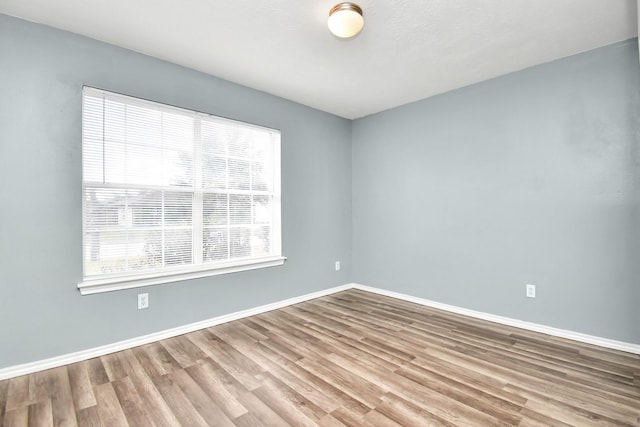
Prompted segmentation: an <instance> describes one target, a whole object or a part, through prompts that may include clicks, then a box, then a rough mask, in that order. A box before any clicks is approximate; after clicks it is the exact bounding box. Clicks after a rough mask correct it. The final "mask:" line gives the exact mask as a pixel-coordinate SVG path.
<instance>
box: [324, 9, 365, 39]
mask: <svg viewBox="0 0 640 427" xmlns="http://www.w3.org/2000/svg"><path fill="white" fill-rule="evenodd" d="M363 26H364V18H363V17H362V9H361V8H360V6H358V5H357V4H355V3H348V2H345V3H338V4H337V5H335V6H333V7H332V8H331V10H330V11H329V31H331V32H332V33H333V34H334V35H336V36H338V37H341V38H349V37H353V36H355V35H356V34H358V33H359V32H360V31H362V27H363Z"/></svg>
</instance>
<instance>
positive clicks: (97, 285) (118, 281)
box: [78, 256, 287, 295]
mask: <svg viewBox="0 0 640 427" xmlns="http://www.w3.org/2000/svg"><path fill="white" fill-rule="evenodd" d="M286 259H287V258H286V257H283V256H274V257H268V258H258V259H251V260H243V261H236V262H227V263H224V264H217V265H216V266H215V267H213V268H211V267H208V268H200V269H191V270H178V271H173V272H167V271H165V272H162V273H156V274H141V275H135V276H131V275H129V276H121V277H110V278H96V279H86V280H84V281H83V282H82V283H79V284H78V289H80V293H81V294H82V295H91V294H99V293H102V292H111V291H120V290H123V289H131V288H139V287H143V286H152V285H160V284H163V283H171V282H178V281H182V280H190V279H199V278H202V277H209V276H217V275H219V274H228V273H237V272H240V271H247V270H255V269H258V268H266V267H275V266H278V265H282V264H284V261H285V260H286Z"/></svg>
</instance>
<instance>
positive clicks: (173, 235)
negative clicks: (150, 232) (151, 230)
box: [164, 229, 193, 265]
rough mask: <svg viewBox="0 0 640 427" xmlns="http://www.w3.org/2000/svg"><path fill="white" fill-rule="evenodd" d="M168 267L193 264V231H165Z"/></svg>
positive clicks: (165, 254)
mask: <svg viewBox="0 0 640 427" xmlns="http://www.w3.org/2000/svg"><path fill="white" fill-rule="evenodd" d="M164 244H165V253H164V260H165V264H166V265H180V264H191V263H192V262H193V254H192V240H191V230H190V229H188V230H166V231H165V242H164Z"/></svg>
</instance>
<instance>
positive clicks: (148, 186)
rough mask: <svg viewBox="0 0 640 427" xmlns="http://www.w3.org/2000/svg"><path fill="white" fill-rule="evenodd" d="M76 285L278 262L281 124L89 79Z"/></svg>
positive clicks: (113, 285) (104, 287) (154, 280)
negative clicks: (125, 91) (211, 111)
mask: <svg viewBox="0 0 640 427" xmlns="http://www.w3.org/2000/svg"><path fill="white" fill-rule="evenodd" d="M82 168H83V179H82V193H83V195H82V198H83V261H84V275H83V282H82V283H80V284H79V285H78V287H79V288H80V290H81V292H82V293H83V294H89V293H96V292H105V291H110V290H116V289H125V288H131V287H136V286H146V285H152V284H158V283H166V282H171V281H176V280H184V279H190V278H196V277H204V276H210V275H214V274H222V273H229V272H235V271H242V270H248V269H254V268H261V267H270V266H274V265H281V264H282V263H283V262H284V260H285V258H284V257H283V256H282V253H281V247H280V132H279V131H277V130H273V129H267V128H263V127H259V126H255V125H251V124H247V123H241V122H237V121H232V120H228V119H223V118H220V117H215V116H211V115H207V114H203V113H198V112H194V111H189V110H184V109H180V108H176V107H171V106H167V105H163V104H158V103H155V102H150V101H145V100H141V99H136V98H131V97H128V96H124V95H119V94H115V93H110V92H106V91H102V90H98V89H94V88H88V87H85V88H84V90H83V108H82Z"/></svg>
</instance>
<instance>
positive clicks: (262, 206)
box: [253, 195, 272, 224]
mask: <svg viewBox="0 0 640 427" xmlns="http://www.w3.org/2000/svg"><path fill="white" fill-rule="evenodd" d="M271 219H272V215H271V196H262V195H260V196H253V223H254V224H268V223H270V222H271Z"/></svg>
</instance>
